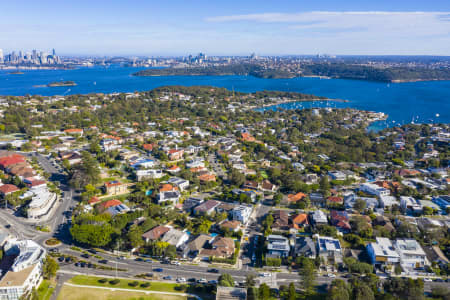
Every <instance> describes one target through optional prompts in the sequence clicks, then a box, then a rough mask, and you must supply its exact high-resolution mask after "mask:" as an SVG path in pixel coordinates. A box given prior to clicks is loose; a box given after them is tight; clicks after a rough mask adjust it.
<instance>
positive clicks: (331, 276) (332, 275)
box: [327, 273, 336, 278]
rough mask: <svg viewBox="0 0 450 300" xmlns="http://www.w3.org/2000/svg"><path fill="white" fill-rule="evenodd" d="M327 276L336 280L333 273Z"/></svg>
mask: <svg viewBox="0 0 450 300" xmlns="http://www.w3.org/2000/svg"><path fill="white" fill-rule="evenodd" d="M327 276H328V277H330V278H336V275H334V274H333V273H328V274H327Z"/></svg>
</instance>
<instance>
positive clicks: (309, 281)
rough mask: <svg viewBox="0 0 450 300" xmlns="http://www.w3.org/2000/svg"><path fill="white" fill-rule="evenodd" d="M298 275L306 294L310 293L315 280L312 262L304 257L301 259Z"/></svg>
mask: <svg viewBox="0 0 450 300" xmlns="http://www.w3.org/2000/svg"><path fill="white" fill-rule="evenodd" d="M299 274H300V277H301V278H302V286H303V289H304V290H305V293H306V294H307V295H311V294H312V293H313V291H314V284H315V280H316V270H315V267H314V263H313V262H312V261H311V260H309V259H305V260H304V261H303V265H302V268H301V269H300V271H299Z"/></svg>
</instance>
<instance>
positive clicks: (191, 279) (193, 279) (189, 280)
mask: <svg viewBox="0 0 450 300" xmlns="http://www.w3.org/2000/svg"><path fill="white" fill-rule="evenodd" d="M187 281H188V282H196V281H197V279H195V278H194V277H192V278H189V279H188V280H187Z"/></svg>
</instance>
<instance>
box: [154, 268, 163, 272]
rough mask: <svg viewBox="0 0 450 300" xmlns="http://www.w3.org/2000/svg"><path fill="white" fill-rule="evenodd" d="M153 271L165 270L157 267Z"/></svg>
mask: <svg viewBox="0 0 450 300" xmlns="http://www.w3.org/2000/svg"><path fill="white" fill-rule="evenodd" d="M153 271H154V272H162V271H164V270H163V268H156V269H153Z"/></svg>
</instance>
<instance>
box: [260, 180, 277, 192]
mask: <svg viewBox="0 0 450 300" xmlns="http://www.w3.org/2000/svg"><path fill="white" fill-rule="evenodd" d="M259 188H260V189H261V190H262V191H264V192H275V191H276V190H277V186H276V185H275V184H272V183H271V182H270V181H269V180H267V179H265V180H263V181H262V182H261V184H260V186H259Z"/></svg>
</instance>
